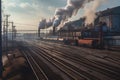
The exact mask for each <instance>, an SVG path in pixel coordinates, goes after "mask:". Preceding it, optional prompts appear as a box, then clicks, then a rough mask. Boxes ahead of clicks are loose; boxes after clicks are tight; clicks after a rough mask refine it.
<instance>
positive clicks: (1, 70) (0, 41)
mask: <svg viewBox="0 0 120 80" xmlns="http://www.w3.org/2000/svg"><path fill="white" fill-rule="evenodd" d="M0 6H1V0H0ZM0 11H1V7H0ZM1 17H2V14H1V12H0V79H2V72H3V63H2V23H1V22H2V20H1Z"/></svg>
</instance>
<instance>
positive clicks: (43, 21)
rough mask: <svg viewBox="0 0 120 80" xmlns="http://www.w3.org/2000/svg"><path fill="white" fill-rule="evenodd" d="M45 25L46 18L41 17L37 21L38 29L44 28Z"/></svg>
mask: <svg viewBox="0 0 120 80" xmlns="http://www.w3.org/2000/svg"><path fill="white" fill-rule="evenodd" d="M45 26H46V19H42V20H41V21H40V23H39V29H44V28H45Z"/></svg>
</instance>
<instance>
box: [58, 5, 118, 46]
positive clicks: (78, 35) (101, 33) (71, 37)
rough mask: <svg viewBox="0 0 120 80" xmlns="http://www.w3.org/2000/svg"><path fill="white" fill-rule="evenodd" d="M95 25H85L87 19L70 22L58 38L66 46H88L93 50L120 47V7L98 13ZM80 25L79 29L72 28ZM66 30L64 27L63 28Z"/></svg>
mask: <svg viewBox="0 0 120 80" xmlns="http://www.w3.org/2000/svg"><path fill="white" fill-rule="evenodd" d="M96 14H97V15H98V17H97V18H96V19H95V21H94V25H93V24H91V25H87V26H85V25H84V22H85V18H82V19H79V20H77V21H74V22H69V23H67V24H65V25H64V26H67V29H60V30H59V31H58V34H59V35H58V36H59V37H60V38H63V42H64V43H65V44H70V45H78V46H87V47H92V48H109V47H111V46H120V6H118V7H115V8H111V9H107V10H104V11H100V12H97V13H96ZM77 22H78V23H79V24H78V25H79V28H77V29H75V28H74V27H72V26H73V25H74V24H77ZM63 28H64V27H63Z"/></svg>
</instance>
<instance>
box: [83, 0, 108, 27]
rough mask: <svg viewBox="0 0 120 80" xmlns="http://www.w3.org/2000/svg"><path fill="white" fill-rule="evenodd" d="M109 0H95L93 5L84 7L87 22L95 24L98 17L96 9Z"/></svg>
mask: <svg viewBox="0 0 120 80" xmlns="http://www.w3.org/2000/svg"><path fill="white" fill-rule="evenodd" d="M106 1H107V0H94V1H93V2H92V4H91V5H89V6H85V7H84V11H85V13H84V16H85V17H86V20H85V24H86V25H88V24H91V23H92V24H94V20H95V19H96V17H97V15H96V11H97V9H98V7H100V6H101V5H102V4H103V3H105V2H106Z"/></svg>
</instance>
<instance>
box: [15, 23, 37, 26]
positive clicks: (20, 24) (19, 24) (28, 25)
mask: <svg viewBox="0 0 120 80" xmlns="http://www.w3.org/2000/svg"><path fill="white" fill-rule="evenodd" d="M14 24H19V25H28V26H37V25H32V24H22V23H14Z"/></svg>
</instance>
